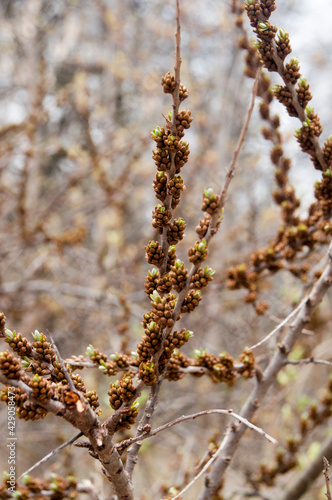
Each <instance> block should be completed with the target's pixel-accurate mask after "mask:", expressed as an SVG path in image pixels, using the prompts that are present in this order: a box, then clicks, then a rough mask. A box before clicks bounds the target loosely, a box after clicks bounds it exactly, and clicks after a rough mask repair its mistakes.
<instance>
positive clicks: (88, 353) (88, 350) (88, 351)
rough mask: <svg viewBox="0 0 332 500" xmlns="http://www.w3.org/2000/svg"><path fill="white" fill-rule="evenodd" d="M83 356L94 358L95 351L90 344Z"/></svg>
mask: <svg viewBox="0 0 332 500" xmlns="http://www.w3.org/2000/svg"><path fill="white" fill-rule="evenodd" d="M85 354H86V355H87V356H89V357H91V356H95V354H96V351H95V348H94V347H93V345H92V344H90V345H89V346H88V347H87V348H86V351H85Z"/></svg>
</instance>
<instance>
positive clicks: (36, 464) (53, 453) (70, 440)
mask: <svg viewBox="0 0 332 500" xmlns="http://www.w3.org/2000/svg"><path fill="white" fill-rule="evenodd" d="M81 436H83V432H79V433H78V434H76V436H74V437H73V438H71V439H68V441H66V442H65V443H63V444H61V445H60V446H58V447H57V448H55V450H52V451H51V453H48V454H47V455H45V457H44V458H42V459H41V460H39V461H38V462H36V463H35V464H34V465H33V466H32V467H30V469H28V470H26V471H25V472H23V474H21V475H20V477H19V478H18V481H19V480H20V479H22V477H24V476H26V475H27V474H30V472H32V471H33V470H35V469H37V467H38V466H39V465H41V464H43V463H45V462H47V460H49V459H50V458H52V457H54V455H56V454H57V453H59V451H61V450H63V449H64V448H66V446H68V445H70V444H73V443H74V442H75V441H76V440H77V439H79V438H80V437H81Z"/></svg>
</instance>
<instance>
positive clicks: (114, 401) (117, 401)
mask: <svg viewBox="0 0 332 500" xmlns="http://www.w3.org/2000/svg"><path fill="white" fill-rule="evenodd" d="M134 394H135V387H134V385H133V374H132V373H130V372H129V373H127V374H125V375H124V377H123V378H122V379H121V380H117V381H116V382H114V383H112V384H111V385H110V390H109V391H108V395H109V402H110V405H111V407H112V408H113V409H114V410H117V409H118V408H120V406H121V405H122V404H123V403H125V402H127V401H130V400H131V399H132V398H133V397H134Z"/></svg>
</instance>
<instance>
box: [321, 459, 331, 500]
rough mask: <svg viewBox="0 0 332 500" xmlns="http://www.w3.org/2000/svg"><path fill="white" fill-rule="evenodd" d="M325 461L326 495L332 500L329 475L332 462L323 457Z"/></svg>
mask: <svg viewBox="0 0 332 500" xmlns="http://www.w3.org/2000/svg"><path fill="white" fill-rule="evenodd" d="M323 462H324V470H323V474H324V476H325V484H326V493H325V495H326V498H327V500H332V495H331V488H330V476H329V469H330V464H329V461H328V460H327V458H326V457H323Z"/></svg>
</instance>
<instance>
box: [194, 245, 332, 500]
mask: <svg viewBox="0 0 332 500" xmlns="http://www.w3.org/2000/svg"><path fill="white" fill-rule="evenodd" d="M331 284H332V243H331V244H330V246H329V249H328V264H327V265H326V267H325V269H324V271H323V273H322V275H321V277H320V278H319V279H318V280H317V282H316V283H315V285H314V286H313V288H312V290H311V292H310V293H309V295H308V296H307V298H306V299H305V301H302V306H301V308H300V310H299V311H298V316H297V317H296V319H295V320H294V322H293V323H292V324H291V325H290V327H289V331H288V333H287V334H286V336H285V337H284V340H283V342H282V344H279V345H278V350H277V351H276V352H275V354H274V356H273V357H272V359H271V361H270V363H269V365H268V366H267V368H266V370H265V372H264V374H263V378H262V379H261V380H258V379H256V386H255V388H254V389H253V391H252V393H251V394H250V396H249V398H248V399H247V401H246V403H245V404H244V406H243V408H242V411H241V416H242V417H244V418H246V419H248V420H251V419H252V417H253V415H254V414H255V412H256V410H257V408H258V407H259V406H260V404H261V402H262V400H263V398H264V397H265V395H266V393H267V391H268V389H269V387H270V386H271V385H272V383H273V382H274V381H275V378H276V376H277V374H278V372H279V370H280V369H281V368H282V367H283V366H284V364H285V360H286V359H287V356H288V354H289V353H290V351H291V350H292V348H293V346H294V344H295V342H296V341H297V340H298V339H299V337H300V336H301V333H302V330H303V328H304V326H305V325H306V324H307V323H308V322H309V321H310V318H311V314H312V313H313V311H314V310H315V309H316V307H317V306H318V304H319V303H320V302H321V301H322V300H323V297H324V296H325V293H326V292H327V290H328V289H329V287H330V286H331ZM245 430H246V427H245V426H244V425H243V424H241V425H240V426H238V427H237V428H235V429H234V428H233V430H232V432H231V433H230V434H229V436H228V438H227V442H226V444H225V447H224V450H223V453H222V455H220V456H219V458H218V459H217V460H216V461H215V463H214V466H213V467H212V470H211V473H210V474H209V476H208V477H207V480H206V481H205V484H204V486H203V489H202V491H201V494H200V496H199V500H209V499H210V498H211V497H212V496H213V494H214V493H215V492H216V491H217V490H218V488H219V486H220V481H221V479H222V477H223V474H224V473H225V471H226V469H227V467H228V465H229V464H230V462H231V459H232V457H233V456H234V454H235V451H236V449H237V446H238V444H239V441H240V439H241V438H242V436H243V434H244V432H245ZM284 500H286V498H285V499H284ZM287 500H290V499H288V498H287Z"/></svg>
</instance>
